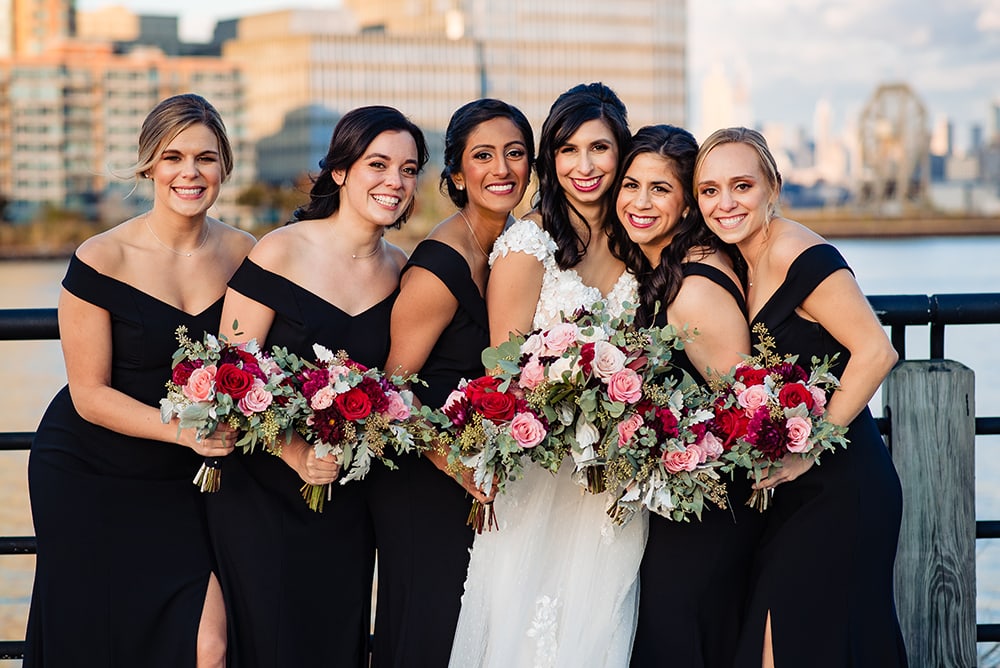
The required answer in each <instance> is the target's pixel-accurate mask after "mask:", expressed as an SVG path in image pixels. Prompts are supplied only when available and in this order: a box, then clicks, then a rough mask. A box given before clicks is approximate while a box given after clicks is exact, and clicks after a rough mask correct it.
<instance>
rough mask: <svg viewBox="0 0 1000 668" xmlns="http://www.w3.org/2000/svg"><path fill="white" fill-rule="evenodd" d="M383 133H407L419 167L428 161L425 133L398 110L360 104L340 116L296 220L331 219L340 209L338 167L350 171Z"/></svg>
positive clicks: (405, 215) (406, 214)
mask: <svg viewBox="0 0 1000 668" xmlns="http://www.w3.org/2000/svg"><path fill="white" fill-rule="evenodd" d="M383 132H408V133H410V136H412V137H413V141H414V142H415V143H416V145H417V168H418V170H422V169H423V168H424V165H426V164H427V159H428V157H429V156H428V153H427V142H426V141H425V140H424V133H423V132H421V131H420V128H418V127H417V126H416V124H414V123H413V122H412V121H411V120H410V119H408V118H407V117H406V116H404V115H403V114H402V113H401V112H400V111H399V110H398V109H394V108H392V107H385V106H379V105H376V106H370V107H358V108H357V109H352V110H351V111H349V112H347V113H346V114H344V115H343V117H341V119H340V120H339V121H338V122H337V127H335V128H334V129H333V136H332V137H331V138H330V148H329V149H328V150H327V152H326V156H325V157H324V158H323V159H322V160H320V163H319V164H320V172H319V174H318V175H317V176H316V177H315V179H314V180H313V185H312V189H310V191H309V202H308V203H307V204H303V205H302V206H300V207H299V208H297V209H296V210H295V213H294V214H292V216H293V218H292V220H290V221H288V222H289V223H294V222H297V221H300V220H315V219H318V218H328V217H329V216H332V215H333V214H334V213H336V212H337V211H338V210H339V209H340V188H341V186H339V185H337V182H336V181H334V180H333V172H334V171H335V170H344V171H347V170H349V169H350V168H351V166H352V165H354V163H355V162H357V161H358V160H360V159H361V157H362V156H363V155H364V154H365V151H367V150H368V146H369V145H371V143H372V142H373V141H375V138H376V137H378V136H379V135H380V134H382V133H383ZM413 204H414V202H413V201H412V200H411V201H410V206H409V207H407V209H406V211H404V212H403V213H402V215H401V216H400V217H399V219H398V220H397V221H396V223H395V224H394V225H392V227H393V228H398V227H400V226H401V225H402V224H403V223H405V222H406V219H407V218H409V216H410V214H411V213H412V212H413Z"/></svg>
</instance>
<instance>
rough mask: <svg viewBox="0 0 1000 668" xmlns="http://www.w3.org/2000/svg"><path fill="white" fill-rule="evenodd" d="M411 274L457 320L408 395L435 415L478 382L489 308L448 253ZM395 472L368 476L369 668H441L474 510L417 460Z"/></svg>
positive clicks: (413, 262) (426, 254)
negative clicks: (371, 528)
mask: <svg viewBox="0 0 1000 668" xmlns="http://www.w3.org/2000/svg"><path fill="white" fill-rule="evenodd" d="M410 267H421V268H423V269H426V270H427V271H430V272H431V273H433V274H434V275H435V276H437V277H438V278H439V279H440V280H441V282H442V283H444V284H445V285H446V286H447V287H448V289H449V290H450V291H451V293H452V294H453V295H454V296H455V298H456V299H457V300H458V310H457V311H456V312H455V316H454V318H452V320H451V322H450V323H448V326H447V327H446V328H445V330H444V331H443V332H442V333H441V337H440V338H439V339H438V341H437V343H436V344H435V346H434V348H433V349H432V350H431V353H430V356H429V357H428V358H427V361H426V362H425V363H424V367H423V369H421V370H420V373H419V374H418V376H419V378H420V379H421V380H423V381H424V382H426V383H427V386H426V387H424V386H423V385H420V384H419V383H417V384H415V385H414V386H413V392H414V394H416V396H417V398H419V399H420V401H421V403H423V404H424V405H427V406H430V407H432V408H439V407H441V406H442V405H444V402H445V400H446V399H447V398H448V394H450V393H451V391H452V390H453V389H455V388H456V387H457V386H458V382H459V381H460V380H461V379H462V378H469V379H471V378H475V377H477V376H481V375H482V374H483V365H482V361H481V359H480V353H481V352H482V350H483V349H484V348H486V347H488V346H489V343H490V340H489V321H488V318H487V314H486V302H485V301H484V299H483V297H482V295H480V293H479V288H478V287H477V286H476V283H475V281H473V279H472V274H471V273H470V271H469V265H468V263H467V262H466V261H465V258H464V257H462V255H461V254H460V253H458V252H457V251H456V250H455V249H453V248H452V247H451V246H448V245H447V244H444V243H442V242H440V241H436V240H434V239H426V240H424V241H422V242H421V243H420V244H419V245H418V246H417V248H416V249H415V250H414V251H413V255H412V256H411V257H410V261H409V262H408V263H407V265H406V267H404V268H403V271H404V272H405V271H407V269H409V268H410ZM399 465H400V467H399V470H398V471H387V470H385V469H379V470H378V471H373V475H372V483H373V484H372V487H371V491H372V501H371V506H372V514H373V516H374V520H375V539H376V544H377V546H378V602H377V604H376V617H375V645H374V649H373V651H372V666H373V668H386V667H388V666H393V667H395V668H442V667H444V666H447V665H448V659H449V655H450V653H451V644H452V638H453V637H454V635H455V626H456V625H457V623H458V612H459V608H460V607H461V597H462V592H463V588H464V583H465V575H466V570H467V569H468V566H469V550H470V549H471V548H472V539H473V537H474V533H473V531H472V529H471V528H470V527H468V526H466V518H467V516H468V513H469V508H470V505H471V503H472V500H471V497H469V496H468V495H467V494H466V493H465V490H463V489H462V487H460V486H459V484H458V483H457V482H456V481H455V480H452V479H449V477H448V475H447V474H446V473H444V472H442V471H441V470H439V469H438V468H437V467H436V466H434V465H433V464H432V463H431V462H430V461H429V460H428V459H426V458H425V457H423V456H421V455H411V456H408V457H405V458H403V459H402V460H401V461H399Z"/></svg>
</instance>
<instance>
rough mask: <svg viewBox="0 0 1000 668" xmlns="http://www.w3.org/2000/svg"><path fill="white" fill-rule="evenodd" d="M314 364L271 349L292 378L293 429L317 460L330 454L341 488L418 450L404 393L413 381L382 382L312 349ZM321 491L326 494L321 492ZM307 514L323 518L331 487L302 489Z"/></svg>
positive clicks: (339, 356) (339, 357) (378, 375)
mask: <svg viewBox="0 0 1000 668" xmlns="http://www.w3.org/2000/svg"><path fill="white" fill-rule="evenodd" d="M313 352H314V354H315V355H316V359H315V361H313V362H309V361H305V360H302V359H301V358H299V357H298V356H296V355H294V354H291V353H289V352H288V351H287V350H285V349H283V348H276V349H275V360H276V361H277V362H278V364H279V365H281V367H282V368H284V369H285V370H286V371H287V373H289V375H290V376H291V379H292V384H293V385H294V387H295V389H296V396H295V397H294V398H293V399H292V401H291V402H290V403H291V409H290V412H291V413H292V414H293V415H295V429H296V430H297V431H298V432H299V433H300V434H302V436H303V437H304V438H305V439H306V441H308V442H309V443H311V444H312V446H313V448H314V450H315V454H316V457H318V458H319V457H325V456H326V455H328V454H333V455H334V456H335V457H336V459H337V463H338V464H339V465H340V468H341V476H340V478H339V480H340V484H341V485H344V484H347V483H348V482H350V481H352V480H359V479H361V478H364V477H365V476H366V475H367V474H368V471H369V469H370V468H371V464H372V460H373V459H376V460H379V461H381V462H382V463H383V464H384V465H385V466H387V467H389V468H390V469H395V468H396V465H395V463H394V462H393V461H392V459H391V455H392V454H393V453H395V454H397V455H398V454H404V453H408V452H414V451H416V450H418V449H419V446H418V444H417V438H416V437H415V436H414V434H413V433H411V432H413V431H415V430H417V429H419V425H418V424H417V423H415V422H412V421H411V420H410V418H411V416H412V415H413V413H414V408H413V395H412V393H411V392H410V391H409V390H407V389H404V388H405V385H406V383H408V382H411V381H413V380H414V378H412V377H411V378H402V377H399V376H391V377H390V376H386V375H384V374H383V373H382V372H380V371H379V370H378V369H369V368H367V367H365V366H364V365H362V364H360V363H358V362H356V361H354V360H351V359H350V358H349V357H348V356H347V353H345V352H344V351H339V352H337V353H334V352H332V351H331V350H329V349H327V348H325V347H323V346H321V345H319V344H315V345H313ZM324 488H325V489H324ZM301 491H302V497H303V498H304V499H305V500H306V503H307V504H308V505H309V508H310V509H312V510H314V511H317V512H323V504H324V501H325V500H328V499H329V498H330V496H331V493H332V484H329V485H311V484H309V483H306V484H304V485H303V486H302V489H301Z"/></svg>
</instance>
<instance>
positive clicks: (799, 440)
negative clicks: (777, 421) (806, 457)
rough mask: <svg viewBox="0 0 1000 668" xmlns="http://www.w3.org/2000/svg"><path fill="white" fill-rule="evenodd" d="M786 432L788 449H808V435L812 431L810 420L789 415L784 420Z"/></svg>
mask: <svg viewBox="0 0 1000 668" xmlns="http://www.w3.org/2000/svg"><path fill="white" fill-rule="evenodd" d="M785 430H786V431H787V432H788V451H789V452H805V451H806V450H808V449H809V435H810V434H811V433H812V422H810V421H809V419H808V418H804V417H790V418H788V420H787V421H786V422H785Z"/></svg>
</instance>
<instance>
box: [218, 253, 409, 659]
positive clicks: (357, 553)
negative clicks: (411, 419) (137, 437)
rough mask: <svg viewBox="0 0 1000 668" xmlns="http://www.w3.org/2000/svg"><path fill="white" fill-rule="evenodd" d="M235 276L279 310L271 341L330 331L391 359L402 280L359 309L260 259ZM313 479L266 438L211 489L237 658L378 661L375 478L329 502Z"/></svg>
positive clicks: (354, 349) (329, 339)
mask: <svg viewBox="0 0 1000 668" xmlns="http://www.w3.org/2000/svg"><path fill="white" fill-rule="evenodd" d="M229 286H230V287H231V288H232V289H233V290H236V291H237V292H239V293H241V294H243V295H245V296H247V297H250V298H251V299H254V300H256V301H258V302H260V303H261V304H264V305H265V306H267V307H268V308H271V309H273V310H274V312H275V316H274V322H273V323H272V325H271V329H270V331H269V332H268V335H267V341H265V342H264V346H263V349H264V350H267V351H270V350H271V348H272V346H275V345H278V346H284V347H286V348H288V350H289V351H290V352H293V353H295V354H297V355H299V356H300V357H303V358H305V359H309V360H312V359H313V358H314V354H313V350H312V346H313V343H319V344H321V345H323V346H326V347H327V348H329V349H330V350H333V351H337V350H345V351H347V354H348V355H349V356H350V357H351V358H352V359H354V360H355V361H358V362H360V363H362V364H364V365H366V366H368V367H381V366H382V364H384V362H385V358H386V355H387V354H388V352H389V315H390V313H391V311H392V303H393V301H394V300H395V297H396V293H395V292H393V293H392V294H391V295H389V296H387V297H386V298H385V299H383V300H382V301H381V302H379V303H378V304H375V305H374V306H372V307H371V308H369V309H368V310H366V311H364V312H362V313H359V314H357V315H354V316H351V315H349V314H347V313H345V312H344V311H342V310H340V309H339V308H337V307H336V306H335V305H333V304H331V303H329V302H327V301H325V300H324V299H321V298H320V297H318V296H317V295H315V294H313V293H311V292H309V291H308V290H306V289H304V288H302V287H301V286H299V285H297V284H295V283H293V282H291V281H290V280H288V279H287V278H285V277H283V276H280V275H278V274H275V273H273V272H271V271H268V270H266V269H264V268H262V267H260V266H259V265H257V264H254V263H253V262H252V261H251V260H249V259H247V260H245V261H244V262H243V264H242V265H241V266H240V268H239V269H238V270H237V271H236V274H234V275H233V278H232V279H231V280H230V282H229ZM237 317H238V315H237ZM377 468H378V465H376V466H373V470H376V469H377ZM369 475H370V474H369ZM302 484H303V483H302V480H301V479H300V478H299V476H298V474H297V473H296V472H295V471H294V470H292V468H291V467H289V466H288V465H287V464H285V463H284V462H283V461H281V459H279V458H278V457H275V456H274V455H272V454H269V453H267V452H265V451H264V450H263V449H258V450H256V451H255V452H254V453H253V454H250V455H244V454H242V453H239V452H238V453H235V454H233V455H230V456H229V457H226V458H225V459H223V463H222V486H221V489H220V490H219V491H218V492H216V493H215V494H210V495H208V497H209V498H208V500H207V507H208V517H209V526H210V529H211V533H212V538H213V541H214V543H215V548H216V554H217V558H218V561H219V575H220V579H221V583H222V590H223V595H224V597H225V600H226V613H227V615H228V622H229V649H228V663H229V665H230V666H232V667H233V668H248V667H251V668H278V667H282V668H283V667H285V666H295V667H296V668H309V667H313V666H314V667H316V668H330V667H332V666H336V667H337V668H342V667H343V668H347V667H349V666H367V665H368V649H369V648H368V637H369V631H370V626H371V595H372V576H373V571H374V561H375V545H374V535H373V532H372V522H371V515H370V513H369V509H368V503H367V488H368V485H369V481H368V480H355V481H352V482H349V483H347V484H346V485H340V484H337V483H334V484H333V486H332V494H333V496H332V498H331V499H330V500H328V501H326V503H325V506H324V509H323V512H321V513H320V512H314V511H312V510H310V509H309V507H308V506H307V505H306V502H305V500H304V499H303V498H302V495H301V493H300V492H299V489H300V488H301V487H302Z"/></svg>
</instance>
